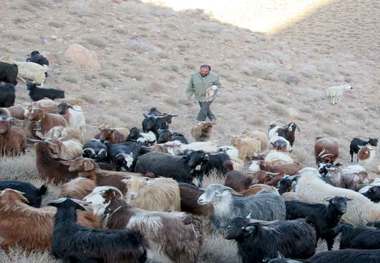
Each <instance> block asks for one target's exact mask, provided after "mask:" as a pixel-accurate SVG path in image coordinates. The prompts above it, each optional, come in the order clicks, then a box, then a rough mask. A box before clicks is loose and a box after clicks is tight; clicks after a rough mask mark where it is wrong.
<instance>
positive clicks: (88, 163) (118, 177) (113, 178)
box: [65, 158, 141, 195]
mask: <svg viewBox="0 0 380 263" xmlns="http://www.w3.org/2000/svg"><path fill="white" fill-rule="evenodd" d="M65 164H67V165H69V171H70V172H77V173H78V175H79V176H81V177H85V178H88V179H91V180H93V181H95V183H96V185H97V186H105V185H109V186H113V187H116V188H117V189H119V190H120V191H121V192H122V193H123V194H124V195H125V194H126V193H127V183H126V181H127V180H126V179H128V178H129V177H131V176H141V175H139V174H137V173H128V172H116V171H108V170H102V169H99V168H98V167H97V165H96V163H95V161H94V160H92V159H88V158H77V159H75V160H70V161H68V162H65Z"/></svg>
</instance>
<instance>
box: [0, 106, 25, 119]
mask: <svg viewBox="0 0 380 263" xmlns="http://www.w3.org/2000/svg"><path fill="white" fill-rule="evenodd" d="M0 115H7V116H9V117H13V118H15V119H18V120H24V119H25V108H24V107H22V106H21V105H15V106H11V107H9V108H0Z"/></svg>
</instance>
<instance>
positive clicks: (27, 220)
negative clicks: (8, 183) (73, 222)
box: [0, 189, 101, 252]
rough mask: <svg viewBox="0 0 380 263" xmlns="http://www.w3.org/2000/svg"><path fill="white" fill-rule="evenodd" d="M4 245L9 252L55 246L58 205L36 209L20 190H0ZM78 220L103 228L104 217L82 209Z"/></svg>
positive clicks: (1, 234)
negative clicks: (29, 203)
mask: <svg viewBox="0 0 380 263" xmlns="http://www.w3.org/2000/svg"><path fill="white" fill-rule="evenodd" d="M0 213H1V217H0V236H1V237H2V238H3V239H4V240H3V241H2V243H1V248H2V249H4V250H5V251H6V252H8V251H9V249H10V248H11V247H15V246H19V247H21V248H23V249H25V250H26V251H28V252H32V251H44V250H48V249H50V247H51V241H52V236H53V228H54V217H55V213H56V208H54V207H43V208H34V207H31V206H29V205H27V199H26V198H25V197H24V196H23V194H22V193H21V192H19V191H16V190H13V189H5V190H3V191H1V192H0ZM77 221H78V223H79V224H80V225H82V226H86V227H90V228H100V227H101V222H100V220H99V219H98V218H97V217H96V216H94V215H93V214H91V213H89V212H84V211H80V212H78V220H77Z"/></svg>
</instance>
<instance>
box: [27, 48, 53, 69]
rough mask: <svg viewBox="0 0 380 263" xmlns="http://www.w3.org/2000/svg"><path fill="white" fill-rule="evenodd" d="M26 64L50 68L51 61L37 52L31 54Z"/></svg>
mask: <svg viewBox="0 0 380 263" xmlns="http://www.w3.org/2000/svg"><path fill="white" fill-rule="evenodd" d="M26 62H33V63H37V64H39V65H41V66H49V60H48V59H47V58H45V57H44V56H42V55H41V54H40V52H39V51H37V50H34V51H32V52H31V53H30V55H29V56H28V57H27V58H26Z"/></svg>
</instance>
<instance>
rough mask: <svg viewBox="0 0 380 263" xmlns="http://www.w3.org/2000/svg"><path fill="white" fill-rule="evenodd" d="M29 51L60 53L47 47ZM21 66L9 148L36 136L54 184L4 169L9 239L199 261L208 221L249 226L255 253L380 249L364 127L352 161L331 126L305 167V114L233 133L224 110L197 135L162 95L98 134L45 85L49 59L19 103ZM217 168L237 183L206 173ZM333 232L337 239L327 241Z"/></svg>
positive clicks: (2, 220)
mask: <svg viewBox="0 0 380 263" xmlns="http://www.w3.org/2000/svg"><path fill="white" fill-rule="evenodd" d="M27 63H34V64H37V65H40V66H48V65H49V63H48V61H47V60H46V58H44V57H43V56H42V55H41V54H39V52H37V51H34V52H32V54H31V56H30V57H29V58H28V60H27ZM36 68H38V67H36ZM43 69H44V77H45V78H46V77H47V76H48V75H47V71H46V67H43ZM23 70H25V69H23ZM19 71H20V70H19V64H17V63H16V64H10V63H3V62H1V63H0V107H2V108H1V109H0V157H13V158H17V157H18V156H20V155H22V154H25V151H26V149H27V147H30V146H31V145H33V147H32V148H33V150H34V151H35V156H36V167H37V171H38V175H39V177H40V178H41V179H42V180H43V181H45V182H46V184H44V185H42V186H40V187H38V188H37V187H35V186H33V185H32V184H30V183H28V182H22V181H15V180H13V181H11V180H3V179H1V181H0V190H1V191H0V215H1V216H0V237H1V240H2V242H1V248H2V249H3V250H4V251H6V252H8V251H9V250H10V249H11V248H13V247H16V246H17V247H20V248H22V249H24V250H26V251H28V252H33V251H46V250H48V251H50V252H51V254H52V255H53V256H54V257H55V258H57V259H62V260H64V262H86V263H87V262H108V263H117V262H146V261H147V260H153V261H155V260H157V259H158V258H159V259H160V262H161V261H162V262H178V263H186V262H189V263H191V262H197V261H198V258H199V254H200V251H201V248H202V243H203V239H204V235H205V234H206V233H205V232H206V231H208V232H213V233H216V234H223V235H224V238H225V239H227V240H235V241H236V243H237V246H238V254H239V256H240V258H241V260H242V262H243V263H256V262H271V263H276V262H277V263H281V262H283V263H285V262H288V263H291V262H293V263H295V262H307V263H327V262H328V263H332V262H340V263H371V262H380V229H377V228H376V227H378V226H379V225H380V223H379V222H380V204H378V203H377V202H379V201H380V180H378V179H375V178H373V176H370V175H369V173H368V172H367V169H366V167H367V165H368V164H370V163H371V162H373V160H374V157H375V154H376V147H377V143H378V140H377V139H375V138H369V140H362V139H359V138H354V139H353V140H352V141H351V144H350V156H351V162H354V155H356V163H355V164H351V165H347V166H342V165H341V164H339V163H337V159H338V157H339V145H338V142H337V141H336V140H335V139H334V138H330V137H319V138H317V139H316V141H315V147H314V151H315V160H316V165H317V166H316V168H313V167H304V166H303V165H302V164H301V163H299V162H296V161H294V160H293V158H292V156H291V155H290V153H291V151H292V149H293V147H294V143H295V135H296V131H297V130H299V128H298V126H297V125H296V123H294V122H291V123H289V124H287V125H278V124H273V125H271V126H270V127H269V129H268V132H263V131H251V132H247V133H244V134H242V135H240V136H235V137H233V138H232V141H231V145H222V146H221V145H217V144H216V143H215V142H213V141H212V140H210V137H211V136H212V128H213V125H214V124H212V123H208V122H201V123H199V124H197V125H196V126H195V127H193V128H192V130H191V135H192V137H193V139H194V141H193V142H189V140H188V139H187V138H185V136H184V135H183V134H181V133H179V132H174V131H173V130H172V129H170V127H169V126H170V124H171V123H172V120H173V118H175V117H176V115H172V114H167V113H162V112H160V111H159V110H158V109H157V108H152V109H150V111H149V112H147V113H145V114H144V118H143V120H142V127H141V129H140V128H137V127H134V128H131V129H126V128H108V127H103V128H101V129H100V131H99V133H98V134H97V135H96V136H95V137H94V138H92V139H90V140H87V139H86V121H85V116H84V113H83V111H82V108H81V107H80V106H79V105H73V104H72V103H69V102H68V101H65V100H64V92H63V91H60V90H55V89H45V88H43V87H41V85H42V84H43V83H41V81H38V79H39V78H41V74H40V73H38V74H37V75H38V77H35V78H34V77H33V76H32V75H33V74H24V75H23V76H24V78H25V76H28V77H27V80H28V83H27V89H28V90H29V95H30V98H31V99H32V102H31V103H30V104H29V105H28V106H27V107H23V106H21V105H14V103H15V85H16V84H17V80H16V79H17V78H19V76H18V73H19ZM20 78H21V77H20ZM215 174H217V175H218V176H219V177H220V178H222V180H224V184H209V185H207V187H203V184H204V182H203V179H204V177H208V176H211V175H215ZM48 184H55V185H58V186H60V189H61V193H60V198H59V199H57V200H54V201H51V202H50V203H49V204H48V205H47V206H44V207H41V200H42V198H43V196H44V195H46V193H47V191H49V189H48ZM338 235H340V247H339V250H332V249H333V244H334V242H335V239H336V237H337V236H338ZM319 240H324V241H326V243H327V248H328V251H325V252H320V253H316V247H317V242H318V241H319Z"/></svg>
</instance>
